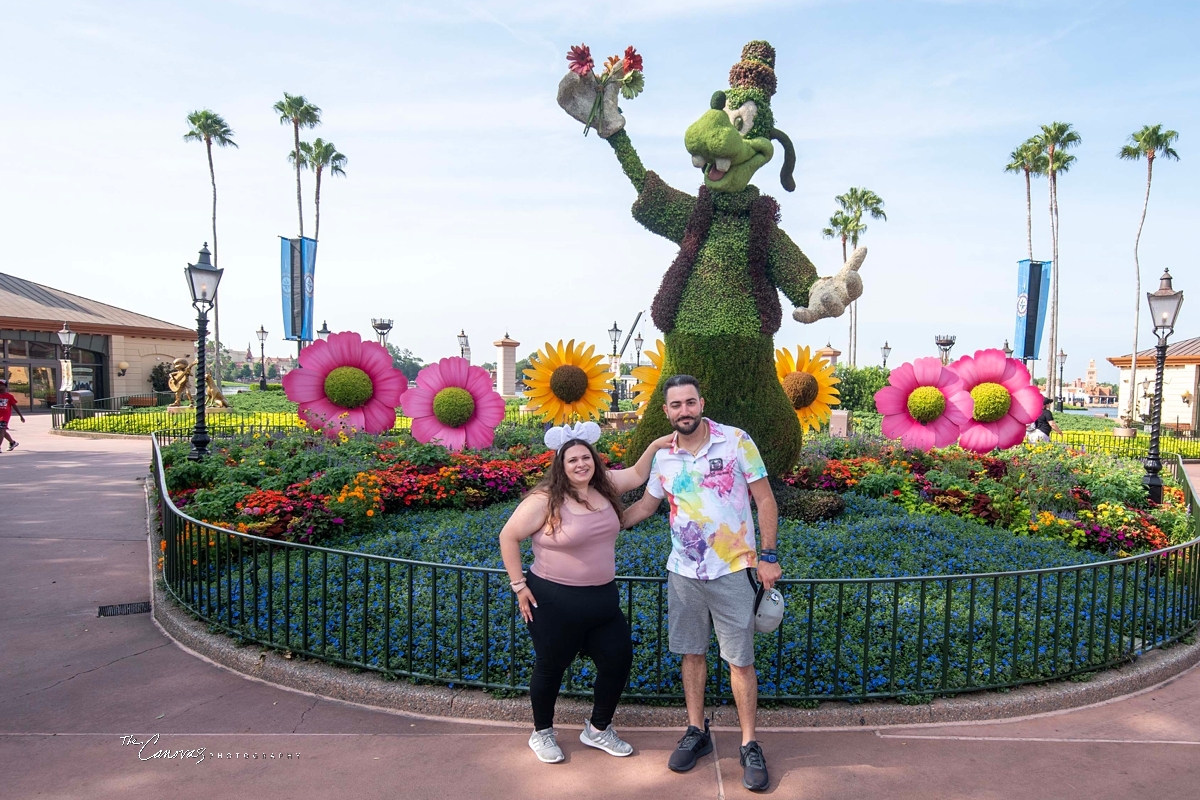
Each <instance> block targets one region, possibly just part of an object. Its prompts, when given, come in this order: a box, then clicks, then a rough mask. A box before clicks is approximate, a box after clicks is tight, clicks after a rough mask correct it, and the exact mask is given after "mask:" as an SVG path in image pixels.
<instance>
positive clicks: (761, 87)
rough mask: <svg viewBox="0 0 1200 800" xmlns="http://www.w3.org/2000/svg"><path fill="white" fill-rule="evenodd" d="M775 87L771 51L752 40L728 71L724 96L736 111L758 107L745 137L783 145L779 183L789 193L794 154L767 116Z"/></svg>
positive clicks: (793, 185)
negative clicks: (750, 105)
mask: <svg viewBox="0 0 1200 800" xmlns="http://www.w3.org/2000/svg"><path fill="white" fill-rule="evenodd" d="M777 85H778V83H777V80H776V78H775V48H774V47H772V46H771V44H770V43H769V42H764V41H762V40H759V39H756V40H754V41H752V42H747V43H746V46H745V47H743V48H742V60H741V61H739V62H737V63H736V64H734V65H733V67H732V68H731V69H730V70H729V91H727V92H725V100H726V102H727V103H728V105H729V107H730V108H738V107H740V106H741V105H742V104H743V103H745V102H747V101H750V100H752V101H754V104H755V105H757V106H758V114H757V116H755V118H754V125H753V126H751V128H750V130H749V131H748V132H747V133H746V136H747V138H753V137H763V138H768V139H774V140H776V141H778V142H779V143H780V144H782V145H783V153H784V155H783V168H782V169H781V170H780V172H779V181H780V183H782V184H783V188H784V189H786V190H787V191H789V192H792V191H795V190H796V181H795V179H794V178H793V177H792V172H793V170H794V169H795V168H796V150H795V148H794V147H793V146H792V141H791V139H789V138H788V137H787V134H785V133H784V132H783V131H781V130H779V129H778V128H776V127H775V115H774V114H773V113H771V98H772V97H773V96H774V95H775V89H776V87H777Z"/></svg>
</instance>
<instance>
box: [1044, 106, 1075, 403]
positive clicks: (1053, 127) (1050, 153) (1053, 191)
mask: <svg viewBox="0 0 1200 800" xmlns="http://www.w3.org/2000/svg"><path fill="white" fill-rule="evenodd" d="M1033 141H1035V142H1036V143H1037V146H1038V149H1039V150H1040V151H1041V152H1042V153H1044V154H1045V156H1046V174H1047V175H1049V176H1050V242H1051V246H1052V248H1053V256H1052V258H1053V259H1054V272H1053V273H1052V276H1051V284H1050V350H1049V352H1050V353H1051V356H1050V357H1051V358H1053V353H1054V352H1055V351H1056V350H1057V349H1058V276H1059V273H1060V272H1062V269H1061V267H1062V265H1061V264H1060V263H1059V261H1058V174H1059V173H1060V172H1065V171H1066V168H1070V165H1071V164H1072V163H1074V161H1075V158H1074V156H1071V157H1070V158H1068V157H1067V156H1066V154H1065V153H1064V152H1063V151H1065V150H1069V149H1070V148H1072V147H1075V146H1076V145H1078V144H1079V143H1080V142H1081V141H1082V139H1081V138H1080V136H1079V133H1078V132H1077V131H1075V130H1074V129H1073V128H1072V127H1071V123H1069V122H1052V123H1050V124H1049V125H1043V126H1042V132H1041V133H1039V134H1037V135H1036V136H1034V137H1033ZM1056 153H1062V154H1063V155H1062V156H1060V157H1059V158H1055V154H1056ZM1064 167H1065V168H1064ZM1046 390H1047V394H1048V395H1049V396H1050V397H1054V396H1055V393H1056V391H1057V385H1056V381H1055V373H1054V370H1053V369H1048V370H1047V373H1046Z"/></svg>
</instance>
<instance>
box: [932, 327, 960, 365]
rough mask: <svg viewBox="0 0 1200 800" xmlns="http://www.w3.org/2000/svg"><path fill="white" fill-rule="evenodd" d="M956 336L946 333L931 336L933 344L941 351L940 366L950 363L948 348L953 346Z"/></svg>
mask: <svg viewBox="0 0 1200 800" xmlns="http://www.w3.org/2000/svg"><path fill="white" fill-rule="evenodd" d="M956 338H957V337H955V336H949V335H947V334H940V335H938V336H934V337H933V342H934V344H936V345H937V348H938V350H940V351H941V353H942V366H945V365H946V364H949V363H950V348H952V347H954V340H955V339H956Z"/></svg>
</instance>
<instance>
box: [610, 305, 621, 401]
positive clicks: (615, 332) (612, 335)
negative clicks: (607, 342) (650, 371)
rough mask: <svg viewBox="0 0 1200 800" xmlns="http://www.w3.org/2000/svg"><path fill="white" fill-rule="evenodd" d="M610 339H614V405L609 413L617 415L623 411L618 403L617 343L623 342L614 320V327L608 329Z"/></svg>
mask: <svg viewBox="0 0 1200 800" xmlns="http://www.w3.org/2000/svg"><path fill="white" fill-rule="evenodd" d="M608 338H609V339H612V345H613V352H612V354H613V388H612V405H611V406H610V407H609V411H612V412H614V413H615V412H617V411H620V410H621V405H620V404H619V403H618V402H617V380H618V379H619V378H620V377H621V366H620V364H619V363H618V362H617V342H619V341H621V329H620V328H618V327H617V321H616V320H613V326H612V327H611V328H609V329H608Z"/></svg>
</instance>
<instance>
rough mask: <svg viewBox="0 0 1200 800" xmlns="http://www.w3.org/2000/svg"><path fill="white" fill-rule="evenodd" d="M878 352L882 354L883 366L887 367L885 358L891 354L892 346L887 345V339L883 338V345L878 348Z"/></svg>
mask: <svg viewBox="0 0 1200 800" xmlns="http://www.w3.org/2000/svg"><path fill="white" fill-rule="evenodd" d="M879 354H880V355H882V356H883V368H884V369H887V358H888V356H890V355H891V354H892V348H890V347H888V343H887V340H884V342H883V347H881V348H879Z"/></svg>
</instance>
